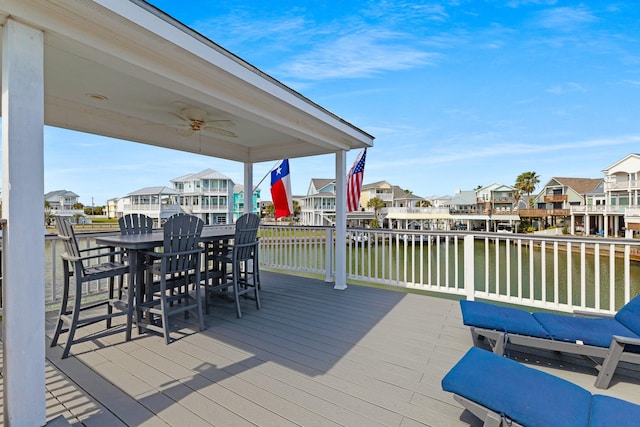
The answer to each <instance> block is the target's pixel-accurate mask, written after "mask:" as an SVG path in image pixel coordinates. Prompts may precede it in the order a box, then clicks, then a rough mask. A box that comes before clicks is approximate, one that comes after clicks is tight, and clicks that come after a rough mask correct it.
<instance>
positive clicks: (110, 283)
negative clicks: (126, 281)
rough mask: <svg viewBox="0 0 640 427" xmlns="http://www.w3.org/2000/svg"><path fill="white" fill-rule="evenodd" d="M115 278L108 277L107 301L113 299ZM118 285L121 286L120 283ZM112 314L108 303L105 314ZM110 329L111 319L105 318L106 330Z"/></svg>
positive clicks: (111, 307)
mask: <svg viewBox="0 0 640 427" xmlns="http://www.w3.org/2000/svg"><path fill="white" fill-rule="evenodd" d="M115 281H116V279H115V277H110V278H109V300H113V297H114V291H115ZM120 284H122V282H120ZM112 313H113V306H112V305H111V302H109V304H107V314H112ZM110 328H111V317H108V318H107V329H110Z"/></svg>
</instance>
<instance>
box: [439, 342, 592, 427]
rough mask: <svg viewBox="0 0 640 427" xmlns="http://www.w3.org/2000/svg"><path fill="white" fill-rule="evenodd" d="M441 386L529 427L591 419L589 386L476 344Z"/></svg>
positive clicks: (567, 424) (582, 426) (566, 424)
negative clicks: (548, 372)
mask: <svg viewBox="0 0 640 427" xmlns="http://www.w3.org/2000/svg"><path fill="white" fill-rule="evenodd" d="M442 389H443V390H445V391H449V392H451V393H455V394H457V395H460V396H463V397H466V398H467V399H469V400H472V401H474V402H476V403H479V404H480V405H482V406H485V407H487V408H489V409H490V410H492V411H494V412H496V413H498V414H504V415H505V416H506V417H507V418H510V419H512V420H514V421H516V422H518V423H520V424H522V425H525V426H528V427H538V426H540V427H549V426H562V427H571V426H579V427H585V426H587V425H588V423H589V410H590V407H591V393H589V392H588V391H587V390H585V389H583V388H581V387H579V386H577V385H575V384H572V383H570V382H568V381H565V380H563V379H560V378H557V377H554V376H553V375H549V374H547V373H545V372H542V371H538V370H536V369H532V368H528V367H526V366H524V365H521V364H519V363H518V362H515V361H513V360H511V359H507V358H505V357H502V356H498V355H496V354H493V353H491V352H489V351H485V350H481V349H479V348H476V347H473V348H471V349H470V350H469V351H468V352H467V354H465V355H464V357H463V358H462V359H461V360H460V361H459V362H458V363H457V364H456V366H454V367H453V368H452V369H451V370H450V371H449V373H447V375H446V376H445V377H444V378H443V379H442Z"/></svg>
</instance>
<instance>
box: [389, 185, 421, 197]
mask: <svg viewBox="0 0 640 427" xmlns="http://www.w3.org/2000/svg"><path fill="white" fill-rule="evenodd" d="M391 188H392V189H393V199H394V200H402V199H406V200H422V197H420V196H416V195H415V194H413V193H411V192H409V193H407V192H405V191H404V190H403V189H402V188H401V187H399V186H397V185H394V186H392V187H391Z"/></svg>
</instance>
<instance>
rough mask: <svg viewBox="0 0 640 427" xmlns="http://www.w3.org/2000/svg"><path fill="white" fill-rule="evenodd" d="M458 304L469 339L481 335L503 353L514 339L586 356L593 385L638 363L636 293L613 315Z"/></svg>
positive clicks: (639, 340)
mask: <svg viewBox="0 0 640 427" xmlns="http://www.w3.org/2000/svg"><path fill="white" fill-rule="evenodd" d="M460 308H461V309H462V319H463V322H464V324H465V325H467V326H470V327H471V334H472V335H473V336H474V339H475V338H478V337H481V338H486V339H487V341H488V342H489V345H490V346H491V348H492V350H493V352H494V353H497V354H500V355H502V354H504V352H505V350H506V346H507V345H508V344H515V345H521V346H527V347H535V348H540V349H545V350H552V351H560V352H565V353H573V354H579V355H582V356H585V357H587V358H588V359H589V360H590V361H592V362H594V363H595V364H596V368H597V369H598V370H599V371H600V372H599V373H598V377H597V379H596V383H595V386H596V387H597V388H608V387H609V383H610V382H611V378H612V377H613V374H614V372H615V370H616V367H617V366H618V363H619V362H621V361H622V362H631V363H637V364H640V295H638V296H636V297H635V298H634V299H632V300H631V301H629V303H627V304H626V305H625V306H624V307H622V309H620V311H618V313H616V315H615V316H601V317H575V316H570V315H564V314H553V313H529V312H528V311H525V310H521V309H518V308H510V307H502V306H496V305H493V304H488V303H485V302H479V301H465V300H461V301H460ZM594 358H598V359H602V363H600V361H599V360H595V359H594Z"/></svg>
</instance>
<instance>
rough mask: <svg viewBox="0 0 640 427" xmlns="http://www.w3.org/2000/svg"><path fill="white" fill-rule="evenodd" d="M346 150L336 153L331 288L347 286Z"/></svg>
mask: <svg viewBox="0 0 640 427" xmlns="http://www.w3.org/2000/svg"><path fill="white" fill-rule="evenodd" d="M346 163H347V152H346V151H344V150H340V151H338V152H337V153H336V276H335V284H334V285H333V289H339V290H343V289H346V288H347V177H346V174H347V169H346Z"/></svg>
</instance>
